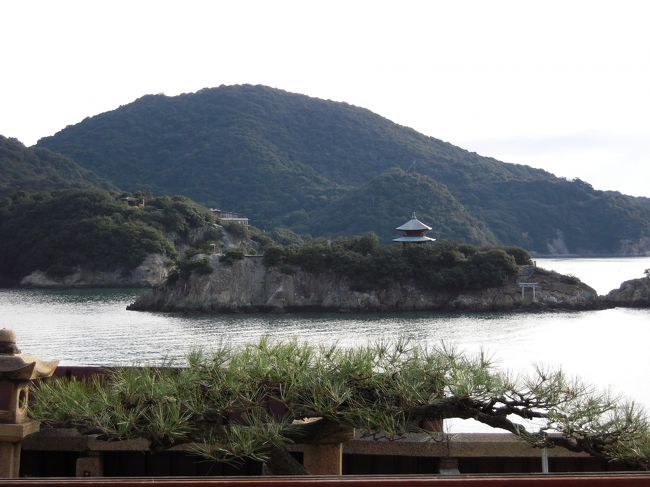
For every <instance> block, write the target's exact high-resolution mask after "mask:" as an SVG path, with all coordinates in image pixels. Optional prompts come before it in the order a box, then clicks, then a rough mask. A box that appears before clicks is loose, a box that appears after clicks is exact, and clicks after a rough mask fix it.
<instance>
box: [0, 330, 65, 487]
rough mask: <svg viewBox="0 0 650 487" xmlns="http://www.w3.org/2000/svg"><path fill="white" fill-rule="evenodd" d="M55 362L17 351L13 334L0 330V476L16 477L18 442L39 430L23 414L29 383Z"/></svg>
mask: <svg viewBox="0 0 650 487" xmlns="http://www.w3.org/2000/svg"><path fill="white" fill-rule="evenodd" d="M58 363H59V362H58V361H53V362H42V361H40V360H38V359H37V358H35V357H31V356H29V355H24V354H22V353H20V350H18V347H17V346H16V334H15V333H14V332H13V331H11V330H7V329H5V328H3V329H1V330H0V477H18V473H19V468H20V442H21V441H22V440H23V438H25V437H26V436H28V435H30V434H32V433H35V432H36V431H38V429H39V423H38V421H33V420H30V419H29V417H28V416H27V404H28V402H29V383H30V382H31V381H32V380H35V379H43V378H45V377H50V376H51V375H52V374H53V373H54V370H55V369H56V366H57V365H58Z"/></svg>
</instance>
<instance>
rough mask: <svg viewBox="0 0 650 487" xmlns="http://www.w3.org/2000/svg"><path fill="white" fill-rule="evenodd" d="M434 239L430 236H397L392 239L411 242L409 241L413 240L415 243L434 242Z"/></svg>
mask: <svg viewBox="0 0 650 487" xmlns="http://www.w3.org/2000/svg"><path fill="white" fill-rule="evenodd" d="M435 241H436V239H435V238H431V237H398V238H394V239H393V242H411V243H413V242H415V243H417V242H435Z"/></svg>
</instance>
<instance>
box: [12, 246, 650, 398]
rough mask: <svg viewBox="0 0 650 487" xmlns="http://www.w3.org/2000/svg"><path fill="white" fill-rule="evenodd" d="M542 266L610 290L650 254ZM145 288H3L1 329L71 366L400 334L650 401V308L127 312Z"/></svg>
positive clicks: (30, 349)
mask: <svg viewBox="0 0 650 487" xmlns="http://www.w3.org/2000/svg"><path fill="white" fill-rule="evenodd" d="M538 265H540V266H543V267H547V268H552V269H556V270H559V271H561V272H567V269H570V270H571V272H569V273H571V274H574V275H576V276H578V277H581V278H582V277H583V275H585V274H589V275H592V276H597V277H598V282H597V283H595V284H592V286H594V287H596V289H597V290H598V291H599V292H601V293H603V292H606V291H608V290H609V289H612V288H614V287H618V285H619V284H620V281H622V280H624V279H630V278H634V277H642V276H643V269H645V268H648V267H650V258H644V259H622V260H620V259H617V260H608V259H561V260H555V259H553V260H542V259H540V260H538ZM621 269H624V272H622V273H621ZM607 276H609V278H607ZM584 280H585V281H586V282H588V283H589V282H590V281H589V280H588V279H587V278H584ZM603 289H604V290H603ZM141 292H144V291H142V290H133V289H111V290H109V289H85V290H81V289H68V290H33V289H9V290H7V289H5V290H0V326H1V327H7V328H12V329H14V330H15V331H16V333H17V336H18V342H19V343H18V345H19V347H20V348H21V349H22V350H23V351H24V352H26V353H30V354H34V355H37V356H39V357H40V358H44V359H45V358H50V359H54V358H57V359H60V360H61V363H62V364H68V365H72V364H78V365H118V364H123V365H130V364H136V363H139V364H160V363H163V362H169V361H176V362H177V363H182V361H183V358H184V357H185V355H186V354H187V352H189V351H190V350H192V349H194V348H199V347H200V348H205V349H208V350H209V349H210V348H212V347H215V346H216V345H217V344H219V343H221V342H223V341H225V342H229V343H232V344H234V345H239V344H243V343H248V342H254V341H257V340H259V339H260V338H261V337H264V336H268V337H272V338H273V339H277V340H283V339H293V338H297V339H299V340H305V341H309V342H314V343H336V342H337V343H339V344H341V345H343V346H359V345H361V344H366V343H368V341H371V340H377V339H380V338H394V337H397V336H405V337H409V338H412V339H414V340H417V341H418V342H421V343H428V344H439V343H440V341H442V340H444V341H445V342H448V343H453V344H455V345H457V346H458V347H459V348H461V349H463V350H466V351H468V352H470V353H474V352H477V351H479V350H481V349H484V350H487V351H488V352H489V353H490V354H492V355H493V356H494V359H495V361H496V363H497V364H498V365H499V366H500V367H503V368H506V369H510V370H513V371H518V372H520V371H526V370H530V369H531V365H532V364H534V363H540V364H546V365H549V366H562V367H563V368H564V370H565V371H567V372H568V373H569V374H571V375H577V376H580V377H581V378H583V379H584V380H586V381H588V382H591V383H594V384H596V385H597V386H598V387H600V388H609V389H611V390H612V391H614V392H616V393H621V394H624V395H626V396H628V397H630V398H633V399H635V400H636V401H638V402H640V403H642V404H645V405H646V407H649V408H650V386H649V385H648V380H647V376H648V373H649V372H650V355H649V354H648V344H649V343H650V340H649V339H650V331H649V326H650V310H634V309H610V310H601V311H584V312H570V313H566V312H552V313H543V314H537V313H514V314H503V313H484V314H444V313H400V314H324V313H319V314H284V315H269V314H261V315H200V314H166V313H150V312H139V311H127V310H126V306H127V305H128V304H130V303H131V302H133V301H134V300H135V298H136V296H137V295H138V294H140V293H141Z"/></svg>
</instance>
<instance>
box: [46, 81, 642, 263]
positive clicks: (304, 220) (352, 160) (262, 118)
mask: <svg viewBox="0 0 650 487" xmlns="http://www.w3.org/2000/svg"><path fill="white" fill-rule="evenodd" d="M38 147H47V148H50V149H52V150H54V151H57V152H61V153H63V154H66V155H68V156H69V157H71V158H73V159H74V160H75V161H77V162H78V163H79V164H81V165H82V166H84V167H85V168H87V169H90V170H92V171H94V172H95V173H97V174H98V175H100V176H101V177H104V178H107V179H109V180H110V181H112V182H113V183H114V184H116V185H117V186H119V187H121V188H124V189H127V190H130V191H136V190H143V189H145V190H150V191H152V192H154V193H163V194H184V195H187V196H189V197H191V198H193V199H195V200H197V201H199V202H201V203H203V204H205V205H208V206H216V207H220V208H224V209H228V210H235V211H238V212H240V213H243V214H245V215H246V216H248V217H250V218H251V219H252V221H253V222H254V223H255V224H256V225H258V226H261V227H264V228H271V227H274V226H278V225H282V226H286V227H289V228H291V229H293V230H297V231H301V232H309V233H311V234H313V235H326V234H330V233H331V234H347V233H359V232H363V231H366V230H374V231H375V232H377V233H378V234H380V235H381V236H382V237H383V238H384V239H386V238H388V236H389V235H390V234H391V233H392V229H393V228H394V227H396V226H398V225H399V224H401V223H403V221H404V220H405V219H407V218H408V217H409V216H410V214H411V212H412V211H413V210H416V211H417V212H418V214H419V215H421V216H422V219H423V220H424V221H425V222H428V223H430V224H432V226H433V227H434V229H433V231H432V235H433V236H434V237H435V236H441V237H444V238H452V239H468V240H470V241H473V242H493V241H495V240H496V241H497V242H499V243H502V244H507V245H519V246H523V247H526V248H528V249H530V250H533V251H537V252H539V253H548V252H552V253H567V252H570V253H584V254H589V253H621V252H626V251H629V252H642V251H646V250H650V249H649V248H648V247H649V246H650V244H648V243H647V242H650V239H648V237H650V207H649V206H648V205H647V204H644V202H643V201H642V200H639V199H635V198H631V197H627V196H623V195H620V194H618V193H613V192H602V191H595V190H593V189H592V188H591V187H590V186H589V185H587V184H585V183H583V182H581V181H575V182H570V181H566V180H564V179H561V178H557V177H555V176H553V175H551V174H549V173H547V172H545V171H542V170H538V169H532V168H530V167H527V166H522V165H516V164H506V163H502V162H499V161H497V160H495V159H491V158H488V157H482V156H479V155H477V154H474V153H471V152H468V151H465V150H463V149H461V148H458V147H455V146H453V145H451V144H448V143H446V142H443V141H440V140H437V139H434V138H431V137H427V136H424V135H422V134H419V133H418V132H416V131H414V130H412V129H409V128H407V127H403V126H400V125H397V124H395V123H393V122H391V121H390V120H387V119H385V118H382V117H380V116H378V115H376V114H374V113H372V112H370V111H368V110H365V109H362V108H358V107H354V106H351V105H347V104H345V103H336V102H331V101H324V100H319V99H315V98H310V97H307V96H303V95H297V94H291V93H287V92H285V91H281V90H277V89H272V88H268V87H263V86H249V85H244V86H227V87H219V88H213V89H204V90H201V91H199V92H197V93H192V94H183V95H180V96H175V97H167V96H164V95H148V96H145V97H142V98H140V99H138V100H136V101H135V102H133V103H130V104H128V105H125V106H122V107H120V108H118V109H116V110H114V111H111V112H107V113H104V114H101V115H97V116H95V117H91V118H88V119H86V120H84V121H83V122H81V123H79V124H77V125H74V126H69V127H67V128H65V129H64V130H62V131H61V132H59V133H57V134H56V135H54V136H52V137H47V138H44V139H42V140H41V141H39V144H38ZM396 170H401V171H403V172H402V173H399V172H394V171H396ZM387 172H389V173H390V174H391V175H386V173H387ZM405 178H406V179H405ZM408 178H411V179H408ZM390 179H393V180H394V181H390ZM409 181H410V182H409ZM411 182H412V183H413V184H414V185H415V186H414V187H413V191H411V190H410V189H406V190H405V188H404V186H403V185H404V184H407V185H408V184H411ZM392 183H395V185H394V186H395V187H391V185H392ZM378 192H382V194H381V195H380V194H379V193H378ZM429 193H431V194H429ZM357 218H358V219H357ZM427 219H430V220H429V221H427ZM369 227H372V228H369Z"/></svg>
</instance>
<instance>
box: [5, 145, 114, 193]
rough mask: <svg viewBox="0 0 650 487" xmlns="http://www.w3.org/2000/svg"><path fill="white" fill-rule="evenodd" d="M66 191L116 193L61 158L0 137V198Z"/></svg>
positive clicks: (104, 182) (102, 181)
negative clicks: (87, 190) (83, 189)
mask: <svg viewBox="0 0 650 487" xmlns="http://www.w3.org/2000/svg"><path fill="white" fill-rule="evenodd" d="M66 188H86V189H90V188H102V189H106V190H114V189H115V187H114V186H113V185H111V184H110V183H109V182H107V181H105V180H102V179H100V178H99V177H97V176H96V175H95V174H93V173H92V172H90V171H88V170H87V169H84V168H83V167H81V166H79V165H78V164H77V163H75V162H74V161H72V160H71V159H70V158H68V157H66V156H64V155H62V154H57V153H54V152H52V151H50V150H49V149H45V148H42V147H35V148H27V147H25V146H24V145H23V144H21V143H20V142H19V141H18V140H17V139H10V138H7V137H3V136H2V135H0V198H3V197H5V196H7V195H9V194H11V193H14V192H20V191H22V192H26V193H28V192H33V191H52V190H57V189H66Z"/></svg>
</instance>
